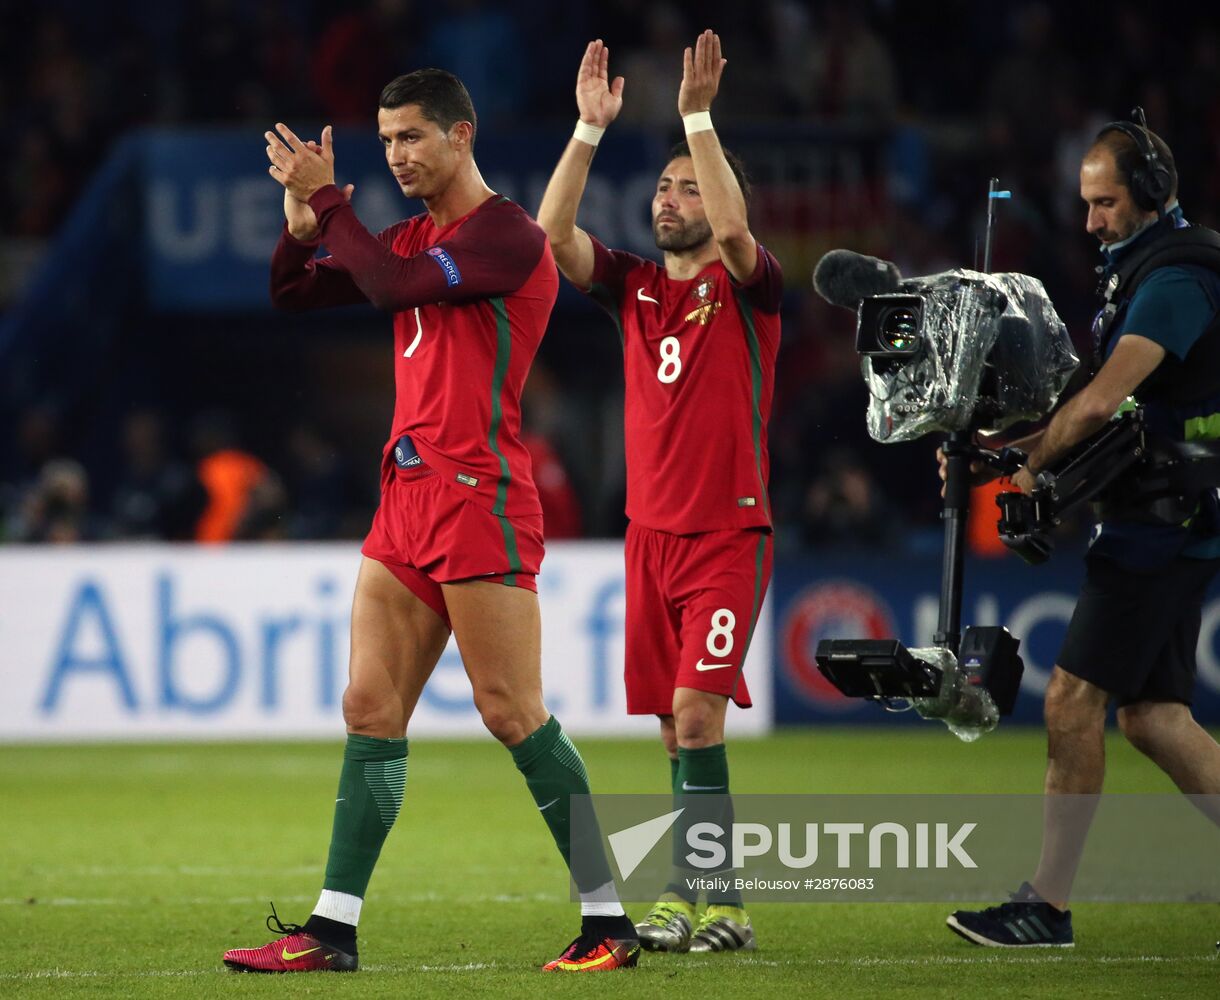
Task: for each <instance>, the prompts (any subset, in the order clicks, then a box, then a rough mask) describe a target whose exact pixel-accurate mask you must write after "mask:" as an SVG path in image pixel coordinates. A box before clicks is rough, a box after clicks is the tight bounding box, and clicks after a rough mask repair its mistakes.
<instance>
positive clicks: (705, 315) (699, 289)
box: [683, 278, 720, 326]
mask: <svg viewBox="0 0 1220 1000" xmlns="http://www.w3.org/2000/svg"><path fill="white" fill-rule="evenodd" d="M715 287H716V284H715V282H713V281H712V279H711V278H704V279H703V280H702V281H701V282H699V284H697V285H696V286H695V290H694V291H693V292H691V297H692V298H694V299H695V300H696V301H697V302H698V303H699V304H698V305H697V306H695V308H694V309H692V310H691V311H690V312H688V313H687V314H686V316H684V317H683V318H684V319H685V320H686V322H688V323H690V322H692V321H694V322H697V323H698V324H699V325H700V326H707V325H708V323H710V322H711V319H712V317H713V316H715V315H716V313H717V312H719V311H720V303H719V302H713V301H712V289H714V288H715Z"/></svg>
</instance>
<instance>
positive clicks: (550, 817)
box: [509, 715, 613, 892]
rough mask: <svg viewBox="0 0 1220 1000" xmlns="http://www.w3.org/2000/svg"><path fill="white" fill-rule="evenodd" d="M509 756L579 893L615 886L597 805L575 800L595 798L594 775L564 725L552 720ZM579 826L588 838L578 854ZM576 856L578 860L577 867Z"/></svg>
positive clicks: (548, 720)
mask: <svg viewBox="0 0 1220 1000" xmlns="http://www.w3.org/2000/svg"><path fill="white" fill-rule="evenodd" d="M509 752H510V753H511V754H512V755H513V763H515V764H516V765H517V770H518V771H520V772H521V773H522V774H523V775H524V776H525V784H526V786H527V787H528V788H529V790H530V794H531V795H533V797H534V802H536V803H537V804H538V810H539V812H541V813H542V818H543V819H544V820H546V825H547V826H548V827H549V828H550V831H551V836H552V837H554V838H555V846H556V847H558V848H559V853H560V854H562V855H563V860H564V863H565V864H566V865H567V866H568V870H569V871H570V872H571V873H572V879H573V880H574V881H575V882H576V888H577V889H578V890H580V891H581V892H590V891H592V890H595V889H599V888H602V887H604V886H606V885H607V883H612V881H613V879H612V877H611V875H610V865H609V863H608V862H607V861H606V855H605V852H604V851H603V850H602V846H601V834H600V832H599V831H598V826H597V819H596V817H595V816H594V815H593V811H592V804H591V802H590V800H589V799H588V798H587V797H586V798H581V799H577V800H575V801H573V800H572V798H571V797H572V796H573V795H577V796H588V795H589V775H588V773H587V772H586V771H585V762H584V761H583V760H581V759H580V753H579V752H578V751H577V749H576V747H574V746H573V745H572V741H571V740H570V739H568V737H567V734H566V733H564V731H563V729H562V728H561V727H560V725H559V720H558V719H556V718H555V716H553V715H552V716H551V717H550V718H549V719H547V721H546V722H545V723H543V724H542V725H541V726H539V727H538V729H536V730H534V732H532V733H530V734H529V736H527V737H526V738H525V739H524V740H522V741H521V742H520V743H518V744H517V745H516V746H514V747H510V748H509ZM578 810H581V811H583V813H584V821H583V822H580V823H578V824H573V822H572V820H573V818H574V817H573V814H574V813H576V812H577V811H578ZM574 825H575V826H576V829H577V830H578V831H580V832H581V835H582V836H584V837H586V838H588V839H585V840H581V841H577V842H576V843H575V847H576V850H575V851H574V850H573V846H574V844H573V834H572V829H573V826H574ZM573 857H575V858H576V862H575V867H574V866H573Z"/></svg>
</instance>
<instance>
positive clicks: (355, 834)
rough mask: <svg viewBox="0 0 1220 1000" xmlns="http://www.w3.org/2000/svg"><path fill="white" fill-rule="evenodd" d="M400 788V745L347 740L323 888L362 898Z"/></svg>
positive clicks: (403, 772) (403, 779)
mask: <svg viewBox="0 0 1220 1000" xmlns="http://www.w3.org/2000/svg"><path fill="white" fill-rule="evenodd" d="M406 784H407V741H406V740H405V739H398V740H384V739H378V738H377V737H375V736H359V735H356V734H355V733H349V734H348V737H347V746H346V747H344V750H343V770H342V771H340V772H339V791H338V793H337V795H336V797H335V824H334V828H333V830H332V832H331V835H330V856H329V857H328V858H327V859H326V880H325V881H324V882H323V883H322V885H323V888H326V889H333V890H335V891H336V892H345V893H348V894H349V895H352V896H360V897H361V898H363V897H364V893H365V890H367V889H368V885H369V879H370V878H372V875H373V868H374V866H375V865H376V864H377V857H378V855H379V854H381V845H382V844H384V843H385V838H386V834H388V833H389V832H390V827H392V826H393V825H394V820H395V819H397V818H398V810H399V809H401V808H402V795H403V790H404V789H405V788H406Z"/></svg>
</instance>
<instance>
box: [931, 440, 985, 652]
mask: <svg viewBox="0 0 1220 1000" xmlns="http://www.w3.org/2000/svg"><path fill="white" fill-rule="evenodd" d="M973 437H974V435H973V433H972V432H971V431H953V432H952V433H951V434H950V435H949V436H948V437H947V438H945V440H944V442H943V443H942V444H941V451H942V452H943V453H944V456H945V502H944V506H943V507H942V509H941V512H940V518H941V521H942V522H943V523H944V528H945V540H944V547H943V550H942V554H941V564H940V613H939V617H938V618H937V622H936V633H935V635H933V636H932V644H933V645H935V646H943V647H944V648H946V649H948V650H949V651H950V652H952V653H953V655H954V656H956V655H957V652H958V648H959V647H960V646H961V641H962V587H963V562H964V557H965V552H966V520H967V518H968V517H969V515H970V485H971V483H970V479H971V476H970V463H971V462H973V461H974V460H975V459H976V458H977V457H978V450H979V449H978V448H977V447H976V446H975V444H974V442H973Z"/></svg>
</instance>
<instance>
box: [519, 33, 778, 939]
mask: <svg viewBox="0 0 1220 1000" xmlns="http://www.w3.org/2000/svg"><path fill="white" fill-rule="evenodd" d="M724 65H725V60H724V59H723V58H722V56H721V48H720V39H719V37H718V36H717V35H715V34H713V33H712V32H711V31H706V32H704V33H703V34H702V35H700V36H699V38H698V39H697V41H696V43H695V45H694V46H693V48H688V49H687V50H686V52H685V54H684V62H683V79H682V85H681V89H680V90H679V93H678V111H679V114H681V116H682V120H683V124H684V127H685V130H686V134H687V140H686V142H684V143H681V144H680V145H679V146H677V147H675V148H674V149H673V151H672V152H671V154H670V157H669V161H668V163H667V164H666V165H665V167H664V169H663V170H662V172H661V177H660V180H659V181H658V182H657V188H656V194H655V196H654V197H653V201H652V220H653V233H654V236H655V238H656V244H657V247H658V249H660V250H661V251H662V252H663V255H664V262H663V264H656V263H654V262H652V261H648V260H644V259H643V258H640V257H637V256H635V255H633V254H630V253H625V252H622V251H617V250H609V249H607V248H606V247H604V246H603V245H602V244H601V243H599V242H598V241H597V240H596V239H595V238H593V237H592V236H590V235H589V234H587V233H585V232H584V231H582V230H581V229H580V228H579V227H577V225H576V215H577V209H578V207H579V204H580V200H581V196H582V194H583V192H584V187H585V183H586V180H587V178H588V171H589V165H590V163H591V162H592V159H593V155H594V152H595V149H596V146H597V143H598V142H599V141H600V139H601V134H602V132H604V131H605V128H606V127H607V126H608V125H609V124H610V123H611V122H612V121H613V120H614V119H615V118H616V117H617V116H618V113H619V110H620V109H621V107H622V102H623V89H624V80H623V78H622V77H617V78H615V79H613V80H611V79H610V76H609V52H608V50H607V49H606V47H605V45H604V44H603V43H602V42H601V41H600V40H599V41H594V42H591V43H590V44H589V46H588V48H587V49H586V50H585V55H584V59H583V61H582V62H581V67H580V72H579V75H578V77H577V84H576V101H577V105H578V107H579V110H580V121H579V123H578V124H577V127H576V132H575V134H574V135H573V137H572V139H571V141H570V142H569V143H568V146H567V149H566V150H565V151H564V153H563V156H562V158H561V159H560V161H559V165H558V166H557V167H556V169H555V173H554V174H553V175H552V177H551V181H550V184H549V185H548V187H547V190H546V194H545V196H544V197H543V201H542V206H541V208H540V210H539V213H538V221H539V222H540V223H541V225H542V227H543V229H545V230H546V233H547V236H549V237H550V240H551V247H552V251H553V253H554V255H555V261H556V263H557V264H558V265H559V269H560V270H561V271H562V272H563V274H564V276H565V277H566V278H567V279H568V280H569V281H571V282H572V283H573V284H574V285H576V287H577V288H579V289H581V290H582V291H585V292H587V293H588V294H590V295H591V296H592V297H593V298H594V299H595V300H596V301H597V302H598V303H600V304H601V305H602V306H603V307H604V308H605V309H606V310H607V311H608V312H609V313H610V315H611V317H612V318H613V320H614V325H615V326H616V327H617V330H618V333H619V336H620V338H621V339H622V343H623V364H624V373H625V378H626V394H625V404H624V413H625V416H624V424H625V428H624V430H625V433H624V438H625V446H626V456H627V515H628V518H629V519H630V524H629V526H628V529H627V541H626V564H627V621H626V628H627V637H626V664H625V671H624V673H625V679H626V686H627V707H628V711H629V712H632V713H635V714H656V715H657V716H659V717H660V720H661V738H662V742H663V743H664V745H665V748H666V750H667V752H668V754H669V757H670V761H671V772H670V773H671V779H672V788H673V791H674V795H675V797H680V798H682V800H683V802H684V805H686V806H687V807H688V808H687V809H686V810H685V811H684V815H683V816H682V817H680V818H679V820H678V823H677V827H676V828H677V830H678V836H676V837H675V843H681V842H682V828H683V825H684V824H686V823H687V822H688V817H689V818H693V817H694V816H696V815H704V814H705V813H706V810H705V809H696V808H694V807H693V806H692V805H691V802H690V801H689V800H690V799H691V797H692V793H695V794H696V795H698V794H702V793H706V794H711V795H715V796H718V797H719V798H720V799H721V800H722V806H721V807H722V808H723V809H728V808H730V807H729V805H728V801H727V796H728V791H729V780H728V763H727V757H726V754H725V747H724V722H725V714H726V710H727V707H728V702H729V700H730V699H732V700H733V701H734V702H736V703H737V704H738V705H740V706H741V707H743V708H745V707H749V705H750V695H749V690H748V688H747V686H746V681H745V678H744V676H743V674H742V669H743V666H744V662H745V657H746V652H747V650H748V648H749V645H750V638H751V636H752V634H753V630H754V626H755V624H756V622H757V620H758V613H759V608H760V606H761V604H762V600H763V597H764V596H765V594H766V588H767V582H768V580H769V579H770V575H771V552H772V544H771V505H770V502H769V500H768V498H767V473H768V460H767V419H768V417H769V415H770V412H771V397H772V389H773V386H774V381H775V357H776V353H777V351H778V348H779V335H780V324H779V307H780V298H781V295H782V278H781V275H780V267H779V263H778V262H777V261H776V259H775V258H774V257H773V256H772V255H771V254H770V253H769V252H768V251H767V250H766V249H764V248H763V247H762V245H761V244H759V243H758V242H757V241H756V240H755V239H754V236H753V235H752V234H751V232H750V227H749V221H748V218H747V213H746V194H747V187H746V184H745V178H744V173H743V172H742V170H741V168H740V165H739V164H738V163H737V161H736V159H735V158H733V157H732V156H731V155H729V154H727V153H726V152H725V151H724V149H723V148H722V147H721V145H720V142H719V140H718V139H717V137H716V132H715V130H714V129H713V127H712V123H711V115H710V110H709V109H710V107H711V104H712V100H713V99H714V98H715V96H716V92H717V90H718V88H719V84H720V77H721V74H722V72H723V69H724ZM680 853H681V851H676V852H675V866H674V873H673V876H672V877H671V880H670V883H669V885H667V886H666V887H665V892H664V893H663V894H662V895H661V898H660V900H659V901H658V902H657V904H656V905H655V906H654V907H653V908H652V910H651V911H650V912H649V913H648V915H647V916H646V917H645V919H644V920H643V921H642V922H641V923H640V924H638V925H637V927H636V929H637V930H638V931H639V933H640V938H641V944H642V945H643V946H644V947H645V948H650V949H653V950H659V951H686V950H691V951H723V950H734V949H749V948H753V947H755V937H754V929H753V927H752V925H751V923H750V920H749V917H748V916H747V915H746V912H745V910H744V908H743V906H742V901H741V896H740V893H738V892H736V891H735V890H728V891H726V892H716V893H713V894H709V896H708V906H707V909H706V910H705V912H704V914H703V916H702V918H701V919H700V920H699V921H698V922H697V923H696V920H695V918H696V915H697V910H696V904H697V902H698V893H697V891H695V890H692V889H691V888H690V885H691V881H690V880H689V879H687V878H684V877H683V868H682V866H681V865H680V864H679V863H678V857H679V856H680ZM729 881H731V880H729Z"/></svg>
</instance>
